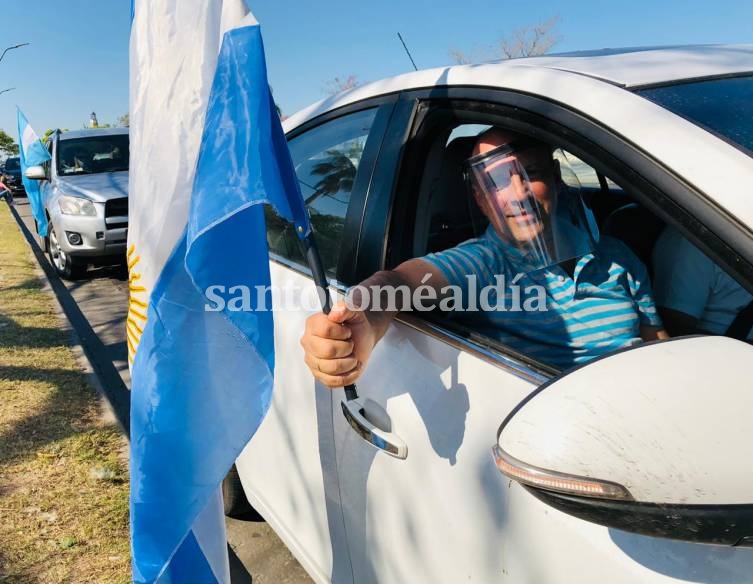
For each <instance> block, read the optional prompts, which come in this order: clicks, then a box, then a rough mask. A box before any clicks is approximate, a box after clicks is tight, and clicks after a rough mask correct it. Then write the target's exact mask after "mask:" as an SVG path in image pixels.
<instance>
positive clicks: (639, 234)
mask: <svg viewBox="0 0 753 584" xmlns="http://www.w3.org/2000/svg"><path fill="white" fill-rule="evenodd" d="M663 229H664V221H662V220H661V219H659V218H658V217H657V216H656V215H654V214H653V213H651V212H650V211H647V210H646V209H644V208H643V207H641V206H640V205H638V204H637V203H630V204H628V205H625V206H623V207H620V208H618V209H615V210H614V211H612V212H611V213H610V214H609V215H608V216H607V218H606V219H605V220H604V224H603V225H602V227H601V232H602V233H604V234H605V235H610V236H612V237H616V238H617V239H620V240H621V241H622V242H623V243H624V244H625V245H627V246H628V247H629V248H630V249H631V250H632V252H633V253H634V254H635V255H636V256H638V259H640V260H641V261H642V262H643V263H644V265H645V266H647V267H648V269H649V273H651V275H653V269H652V261H651V254H652V252H653V249H654V245H656V240H657V239H659V235H661V232H662V230H663Z"/></svg>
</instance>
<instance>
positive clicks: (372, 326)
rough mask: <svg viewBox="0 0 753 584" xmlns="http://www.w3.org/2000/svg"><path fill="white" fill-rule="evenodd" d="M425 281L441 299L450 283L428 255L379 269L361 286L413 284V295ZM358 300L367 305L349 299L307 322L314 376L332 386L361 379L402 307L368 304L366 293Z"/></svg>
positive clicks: (307, 345)
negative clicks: (425, 259) (443, 291)
mask: <svg viewBox="0 0 753 584" xmlns="http://www.w3.org/2000/svg"><path fill="white" fill-rule="evenodd" d="M427 276H429V277H428V278H427ZM424 282H428V285H429V286H431V287H433V288H434V290H435V293H436V295H437V297H440V296H441V293H442V289H443V287H445V286H447V285H448V283H447V279H446V278H445V277H444V274H442V272H441V271H440V270H439V269H438V268H435V267H434V266H433V265H432V264H430V263H429V262H426V261H424V260H422V259H413V260H408V261H406V262H403V263H402V264H400V265H399V266H398V267H397V268H395V269H394V270H386V271H382V272H377V273H376V274H374V275H373V276H371V277H370V278H367V279H366V280H364V281H363V282H361V284H360V285H359V286H363V287H365V288H368V289H369V290H373V286H378V287H380V288H381V289H383V290H384V289H389V288H393V289H396V288H398V287H399V286H407V287H408V289H409V290H410V291H411V294H412V293H413V291H414V290H415V289H416V288H417V287H418V286H421V285H423V284H424ZM352 300H353V299H352ZM355 300H356V302H355V303H351V304H350V305H351V306H354V304H355V306H361V308H362V309H363V310H350V309H349V308H348V307H347V306H346V305H345V302H338V303H337V304H336V305H335V307H334V308H333V309H332V311H331V312H330V313H329V314H328V315H325V314H315V315H313V316H310V317H309V318H308V319H307V320H306V330H305V331H304V333H303V337H301V346H303V350H304V351H305V353H306V365H308V367H309V369H311V372H312V373H313V374H314V377H316V378H317V379H318V380H319V381H321V382H322V383H323V384H324V385H326V386H328V387H343V386H345V385H350V384H351V383H355V381H356V379H358V378H359V377H360V375H361V373H363V370H364V368H365V367H366V363H367V362H368V361H369V357H370V356H371V352H372V351H373V350H374V346H375V345H376V344H377V342H379V339H381V338H382V337H383V336H384V334H385V333H386V332H387V329H388V328H389V325H390V322H392V319H393V318H394V317H395V316H396V315H397V307H393V308H392V309H390V308H389V307H387V308H385V307H382V306H376V305H374V303H373V302H372V305H371V306H362V305H361V299H360V297H356V298H355ZM372 300H373V299H372ZM376 304H379V303H378V302H377V303H376Z"/></svg>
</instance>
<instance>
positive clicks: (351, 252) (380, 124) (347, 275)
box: [269, 95, 397, 292]
mask: <svg viewBox="0 0 753 584" xmlns="http://www.w3.org/2000/svg"><path fill="white" fill-rule="evenodd" d="M396 102H397V95H391V96H384V97H380V98H376V99H370V100H365V101H361V102H358V103H356V104H350V105H348V106H345V107H341V108H337V109H334V110H331V111H329V112H326V113H324V114H322V115H320V116H317V117H315V118H313V119H311V120H308V121H306V122H305V123H303V124H301V125H300V126H297V127H295V128H293V129H291V130H290V131H288V132H287V133H286V135H285V138H286V140H287V141H290V140H293V139H294V138H297V137H298V136H301V135H303V134H305V133H306V132H309V131H312V130H315V129H317V128H320V127H322V126H323V125H325V124H327V123H329V122H332V121H334V120H336V119H338V118H342V117H344V116H347V115H350V114H355V113H358V112H360V111H364V110H368V109H376V115H375V117H374V121H373V122H372V125H371V128H370V130H369V134H368V138H367V142H366V148H365V149H364V152H363V155H362V156H361V159H360V161H359V165H358V173H357V175H356V182H355V184H354V185H353V189H352V191H351V193H350V199H349V201H348V209H347V212H346V215H345V223H344V226H343V236H342V250H341V251H340V254H339V257H338V262H337V268H336V270H335V277H334V279H333V278H331V277H328V281H329V283H330V285H333V286H335V288H337V289H338V290H340V291H342V292H344V291H345V290H347V286H348V285H353V284H355V283H357V282H355V281H354V280H353V278H354V275H353V274H354V271H355V263H356V253H357V251H356V250H357V241H358V230H359V229H360V225H361V222H362V218H363V211H364V207H365V201H366V200H367V198H368V196H369V192H370V190H371V183H372V178H373V174H374V168H375V166H376V161H377V159H378V156H379V152H380V150H381V146H382V143H383V141H384V139H385V135H386V132H387V129H388V127H389V124H390V120H391V118H392V114H393V110H394V108H395V104H396ZM269 257H270V260H271V261H274V262H276V263H278V264H280V265H283V266H285V267H287V268H290V269H292V270H294V271H296V272H298V273H299V274H302V275H305V276H307V277H308V278H313V276H312V273H311V269H310V268H309V266H308V265H306V264H304V263H301V262H298V261H295V260H292V259H290V258H286V257H284V256H280V255H279V254H276V253H273V252H270V254H269Z"/></svg>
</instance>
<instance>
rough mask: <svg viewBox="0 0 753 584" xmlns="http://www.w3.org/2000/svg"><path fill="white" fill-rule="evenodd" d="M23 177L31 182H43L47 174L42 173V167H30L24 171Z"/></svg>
mask: <svg viewBox="0 0 753 584" xmlns="http://www.w3.org/2000/svg"><path fill="white" fill-rule="evenodd" d="M24 176H25V177H26V178H30V179H31V180H45V179H46V178H47V174H46V173H45V171H44V167H42V166H38V165H37V166H30V167H29V168H27V169H26V170H25V171H24Z"/></svg>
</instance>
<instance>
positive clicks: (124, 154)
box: [57, 134, 129, 175]
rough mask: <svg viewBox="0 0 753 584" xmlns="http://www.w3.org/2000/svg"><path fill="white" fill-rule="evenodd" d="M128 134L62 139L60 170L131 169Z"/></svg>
mask: <svg viewBox="0 0 753 584" xmlns="http://www.w3.org/2000/svg"><path fill="white" fill-rule="evenodd" d="M128 154H129V152H128V134H114V135H109V136H92V137H90V138H71V139H68V140H60V141H59V142H58V146H57V172H58V174H61V175H67V174H95V173H99V172H116V171H119V170H128Z"/></svg>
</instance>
